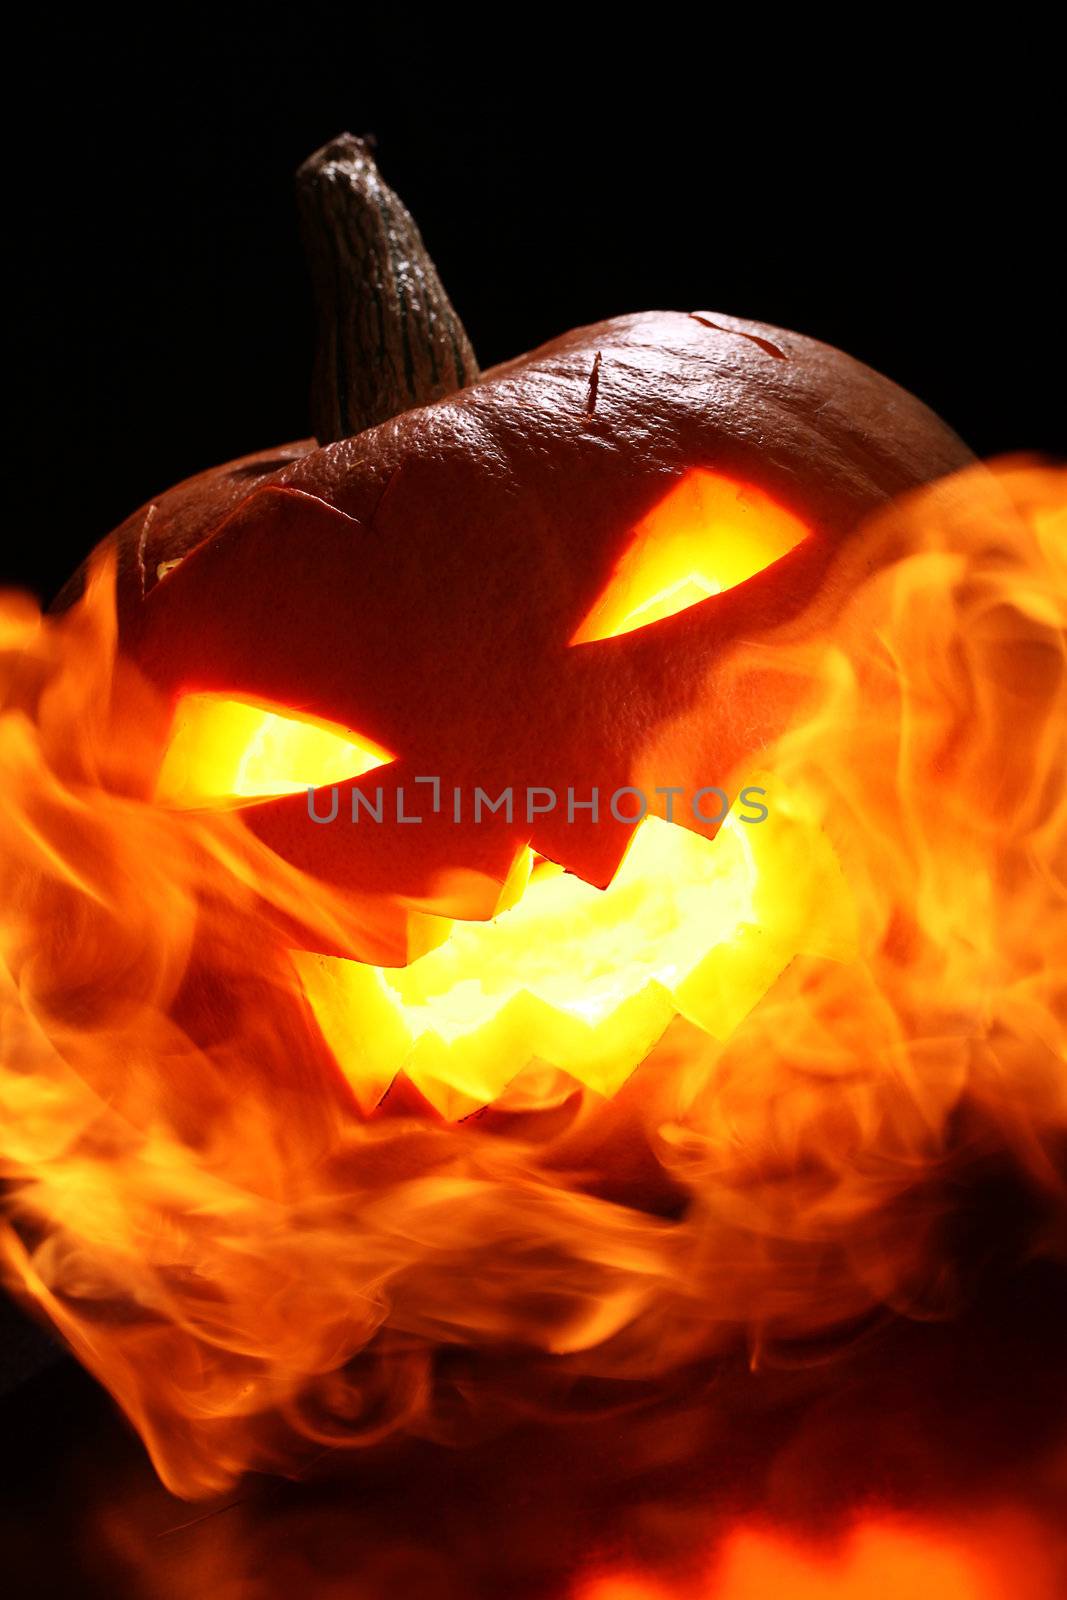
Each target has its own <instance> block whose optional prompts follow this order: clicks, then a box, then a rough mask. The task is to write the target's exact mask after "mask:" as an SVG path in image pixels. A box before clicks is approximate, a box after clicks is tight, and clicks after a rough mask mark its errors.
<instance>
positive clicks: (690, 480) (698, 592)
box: [570, 468, 810, 644]
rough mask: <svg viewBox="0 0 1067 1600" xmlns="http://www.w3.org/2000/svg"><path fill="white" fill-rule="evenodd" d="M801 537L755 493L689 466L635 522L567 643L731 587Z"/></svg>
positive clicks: (602, 635) (642, 623) (612, 633)
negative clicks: (629, 537)
mask: <svg viewBox="0 0 1067 1600" xmlns="http://www.w3.org/2000/svg"><path fill="white" fill-rule="evenodd" d="M809 532H810V529H808V528H807V527H806V526H805V525H804V523H803V522H801V521H800V519H799V518H798V517H795V516H794V515H793V514H792V512H791V511H787V510H786V509H785V507H784V506H780V505H778V504H777V502H776V501H774V500H772V499H771V497H770V495H768V494H765V493H764V492H763V490H762V489H757V488H754V487H752V486H750V485H748V484H744V483H739V482H737V481H736V480H735V479H733V478H727V477H723V476H722V474H720V473H718V472H705V471H703V470H701V469H697V468H694V470H693V471H691V472H688V473H686V475H685V477H684V478H683V479H682V480H681V482H680V483H678V484H676V485H675V487H674V488H673V489H672V490H671V491H670V493H669V494H667V495H666V496H665V497H664V498H663V499H662V500H661V501H660V502H659V504H658V505H657V506H654V507H653V509H652V510H651V511H650V512H649V513H648V515H647V516H646V517H644V518H642V520H641V521H640V522H639V523H638V524H637V526H636V528H635V529H634V532H633V538H632V540H631V542H630V544H629V546H628V548H627V550H626V551H625V553H624V555H623V556H622V558H621V560H620V561H619V562H618V564H617V566H616V568H615V571H614V572H613V573H612V575H611V577H610V578H609V580H608V583H607V585H606V587H605V588H604V589H603V590H602V591H601V593H600V595H599V596H598V597H597V599H596V601H595V602H594V604H593V606H592V608H591V609H590V610H589V611H588V612H587V613H586V615H585V617H584V619H583V620H582V623H581V625H580V627H579V628H578V630H577V632H576V633H575V634H574V636H573V638H572V639H571V641H570V642H571V644H590V643H591V642H592V641H593V640H595V639H614V638H616V637H617V636H618V635H619V634H622V633H633V632H634V631H635V629H637V628H646V627H648V625H649V623H652V622H659V621H660V620H661V618H663V617H670V616H674V614H675V613H676V612H678V611H686V610H688V608H689V607H690V606H695V605H697V604H698V603H699V602H700V601H701V600H707V599H708V597H709V596H710V595H715V594H722V593H723V592H724V591H725V590H727V589H733V588H736V586H737V585H738V584H739V583H744V581H745V579H746V578H752V577H754V576H755V575H756V573H757V572H762V571H763V570H764V569H765V568H766V567H769V566H771V565H772V564H773V563H774V562H775V561H778V560H780V559H781V557H782V556H784V555H787V554H788V552H789V551H790V550H792V549H793V548H794V547H795V546H796V545H798V544H800V542H801V540H802V539H806V538H807V536H808V534H809Z"/></svg>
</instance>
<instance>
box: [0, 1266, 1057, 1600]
mask: <svg viewBox="0 0 1067 1600" xmlns="http://www.w3.org/2000/svg"><path fill="white" fill-rule="evenodd" d="M1065 1334H1067V1273H1065V1272H1063V1271H1062V1270H1060V1269H1053V1268H1051V1267H1048V1266H1046V1265H1041V1264H1033V1265H1031V1266H1029V1267H1027V1268H1025V1269H1022V1270H1016V1271H1011V1272H1005V1273H1004V1274H1001V1275H998V1276H997V1277H996V1279H995V1281H992V1282H987V1283H986V1285H985V1288H984V1290H983V1295H982V1302H981V1305H980V1306H978V1307H976V1308H975V1309H974V1310H973V1311H972V1312H971V1313H970V1314H969V1315H968V1316H967V1317H965V1318H962V1319H960V1320H957V1321H956V1322H953V1323H914V1322H909V1323H906V1322H902V1321H893V1322H889V1323H884V1324H882V1325H881V1326H879V1327H876V1328H873V1329H870V1330H868V1331H867V1332H866V1333H864V1334H863V1335H862V1336H860V1337H858V1338H857V1339H856V1340H855V1341H854V1342H853V1343H852V1344H851V1345H850V1346H849V1347H848V1348H847V1349H846V1350H845V1351H844V1352H843V1353H842V1352H838V1353H836V1354H835V1355H834V1357H833V1359H832V1360H827V1359H826V1358H825V1355H820V1354H819V1353H817V1352H807V1353H806V1358H804V1357H800V1356H798V1357H797V1358H796V1361H795V1364H794V1365H792V1366H791V1367H789V1368H788V1369H787V1368H786V1367H784V1366H776V1367H767V1368H765V1369H763V1370H761V1371H760V1372H758V1373H755V1374H754V1373H752V1372H750V1371H749V1370H748V1367H747V1365H746V1364H744V1363H742V1362H741V1361H740V1360H737V1361H736V1362H734V1363H732V1364H724V1365H722V1366H720V1367H719V1368H718V1369H717V1370H716V1371H715V1372H714V1373H708V1374H704V1375H702V1376H700V1377H699V1378H696V1377H694V1378H693V1380H692V1382H691V1384H690V1386H689V1388H688V1390H687V1392H686V1393H685V1395H684V1396H682V1395H678V1396H675V1397H674V1398H673V1399H672V1400H670V1401H661V1402H660V1403H659V1404H658V1405H656V1406H646V1407H645V1408H643V1409H635V1410H629V1411H623V1412H620V1411H618V1410H617V1409H616V1410H615V1411H614V1413H609V1414H604V1412H603V1411H601V1413H600V1414H599V1415H597V1412H596V1409H595V1408H593V1407H592V1406H590V1411H589V1413H588V1414H586V1415H585V1416H583V1418H582V1420H581V1421H580V1422H574V1421H572V1422H570V1423H569V1424H561V1423H555V1424H553V1425H551V1426H547V1425H544V1424H538V1423H534V1422H529V1423H526V1424H524V1425H521V1426H518V1427H513V1428H511V1429H510V1430H509V1431H508V1432H506V1433H505V1434H503V1435H502V1436H501V1437H498V1438H495V1439H485V1440H483V1441H482V1442H481V1443H479V1444H477V1445H474V1446H471V1447H469V1448H467V1449H463V1450H456V1449H450V1448H447V1447H445V1446H442V1445H438V1444H434V1443H429V1442H425V1441H409V1442H407V1443H403V1444H394V1445H390V1446H388V1447H385V1448H377V1449H375V1450H374V1451H368V1452H365V1453H363V1454H354V1455H347V1456H344V1457H342V1456H341V1455H339V1454H334V1455H331V1456H330V1457H328V1458H327V1457H324V1458H322V1459H320V1460H319V1461H318V1462H317V1463H315V1464H314V1466H313V1468H312V1470H311V1474H310V1477H309V1479H308V1480H307V1481H305V1482H303V1483H300V1484H297V1483H291V1482H282V1481H275V1480H268V1479H263V1478H257V1479H252V1480H249V1481H246V1482H245V1484H244V1485H243V1486H242V1487H241V1489H239V1490H238V1491H237V1492H236V1493H235V1494H234V1495H232V1496H230V1497H228V1498H227V1499H225V1500H223V1501H221V1502H217V1503H207V1504H192V1505H190V1504H186V1503H184V1502H182V1501H179V1500H176V1499H174V1498H173V1497H171V1496H170V1495H168V1494H167V1493H166V1492H165V1491H164V1490H163V1489H162V1488H161V1487H160V1486H159V1484H158V1482H157V1481H156V1479H155V1477H154V1475H153V1473H152V1471H151V1469H150V1467H149V1465H148V1463H147V1460H146V1458H145V1456H144V1454H143V1452H142V1450H141V1447H140V1445H139V1443H138V1442H137V1440H136V1439H135V1438H134V1436H133V1435H132V1433H131V1432H130V1431H129V1430H128V1429H127V1428H126V1427H125V1425H124V1424H123V1423H122V1422H120V1421H119V1420H118V1419H117V1417H116V1414H115V1412H114V1410H113V1408H112V1406H111V1403H110V1402H109V1401H108V1400H107V1398H106V1397H105V1395H104V1394H103V1393H102V1392H101V1391H100V1390H99V1389H97V1388H96V1386H95V1385H94V1384H93V1383H92V1382H91V1381H90V1380H89V1379H88V1378H87V1377H86V1376H85V1375H84V1374H83V1373H82V1372H81V1371H80V1370H79V1369H78V1368H76V1367H75V1366H74V1365H73V1364H72V1363H70V1362H64V1363H62V1364H60V1365H58V1366H53V1367H51V1368H50V1369H46V1370H44V1371H43V1372H40V1373H38V1375H37V1376H36V1377H35V1378H33V1379H31V1380H30V1381H29V1382H27V1383H25V1384H23V1385H22V1387H21V1388H20V1389H19V1390H18V1392H17V1393H16V1394H15V1395H14V1396H9V1398H8V1400H7V1401H6V1403H5V1405H4V1407H3V1409H2V1411H0V1418H2V1422H3V1438H4V1468H3V1478H4V1482H3V1506H4V1509H3V1511H2V1512H0V1537H2V1544H3V1549H4V1552H5V1554H4V1565H5V1568H6V1571H7V1573H8V1575H9V1580H10V1581H9V1584H8V1588H7V1592H8V1594H10V1595H22V1594H26V1595H30V1594H52V1593H55V1594H62V1595H71V1596H78V1597H80V1596H83V1595H86V1596H94V1595H98V1594H99V1595H107V1596H109V1597H115V1600H122V1597H124V1596H132V1597H138V1600H140V1597H146V1600H148V1597H151V1600H156V1597H173V1600H185V1597H186V1596H189V1597H193V1596H197V1597H202V1596H207V1597H210V1600H238V1597H240V1600H244V1597H253V1600H274V1597H278V1600H282V1597H286V1600H288V1597H291V1596H301V1597H302V1596H313V1597H316V1600H317V1597H320V1596H322V1597H326V1600H335V1597H349V1596H351V1597H352V1600H385V1597H387V1596H388V1597H390V1600H395V1597H400V1600H422V1597H425V1600H498V1597H499V1600H512V1597H514V1600H527V1597H528V1600H561V1597H563V1596H569V1595H571V1594H572V1593H574V1592H575V1588H576V1586H577V1588H578V1589H580V1588H581V1586H582V1583H583V1582H584V1581H585V1579H583V1578H582V1574H585V1575H586V1576H587V1577H588V1575H589V1574H590V1573H595V1572H597V1571H599V1570H601V1569H602V1568H610V1569H612V1570H615V1571H618V1570H627V1571H634V1572H639V1573H648V1574H651V1575H653V1577H654V1578H655V1579H656V1580H657V1581H662V1582H664V1583H669V1584H673V1583H675V1582H677V1583H679V1584H683V1585H684V1584H686V1583H687V1582H688V1579H687V1574H688V1573H689V1572H690V1571H691V1570H693V1568H694V1566H695V1565H696V1564H699V1563H701V1562H704V1563H705V1567H704V1568H703V1569H702V1570H706V1560H707V1553H708V1552H709V1551H710V1550H713V1549H714V1547H715V1545H716V1543H717V1541H719V1540H721V1539H722V1538H723V1537H724V1536H726V1535H727V1534H728V1533H729V1531H730V1530H731V1528H733V1527H735V1526H736V1525H737V1524H738V1523H739V1522H743V1521H744V1520H745V1519H746V1518H752V1517H756V1518H759V1519H761V1520H762V1521H763V1522H765V1523H766V1522H769V1523H770V1524H771V1525H773V1526H774V1527H775V1528H778V1529H782V1530H785V1531H786V1532H788V1533H792V1534H796V1535H799V1536H804V1537H812V1536H815V1537H825V1538H829V1539H832V1538H833V1536H834V1534H835V1531H840V1530H842V1529H843V1528H845V1527H846V1525H847V1524H848V1523H849V1522H850V1521H852V1520H853V1519H854V1518H855V1517H856V1516H857V1514H859V1513H862V1512H864V1511H867V1510H869V1509H870V1508H871V1507H872V1506H873V1507H877V1508H882V1509H885V1510H888V1511H889V1512H892V1513H897V1512H899V1513H902V1514H905V1515H909V1514H918V1515H921V1516H923V1517H927V1518H930V1517H933V1518H941V1519H944V1520H945V1521H946V1522H947V1523H949V1524H952V1525H953V1526H956V1527H962V1528H963V1529H964V1537H966V1530H968V1529H971V1530H976V1529H980V1528H981V1527H982V1526H983V1525H984V1524H986V1523H987V1522H988V1520H989V1519H990V1518H993V1517H997V1516H1001V1517H1002V1516H1003V1515H1004V1514H1005V1512H1007V1513H1009V1514H1011V1515H1015V1514H1016V1513H1021V1514H1024V1515H1025V1517H1026V1519H1027V1524H1028V1526H1029V1527H1031V1528H1033V1527H1037V1528H1039V1529H1040V1533H1041V1542H1042V1545H1043V1557H1042V1567H1041V1573H1042V1575H1041V1576H1040V1577H1039V1576H1038V1575H1036V1569H1032V1568H1031V1567H1030V1566H1026V1567H1025V1572H1026V1573H1028V1574H1029V1576H1025V1575H1024V1569H1023V1567H1022V1566H1020V1568H1019V1584H1020V1587H1019V1588H1018V1589H1017V1600H1030V1597H1031V1595H1033V1596H1034V1600H1045V1597H1046V1594H1047V1596H1048V1597H1049V1600H1053V1597H1054V1596H1055V1595H1056V1594H1057V1593H1060V1592H1062V1591H1060V1590H1059V1589H1058V1588H1057V1587H1056V1581H1057V1580H1056V1577H1055V1575H1054V1568H1055V1563H1056V1561H1057V1560H1058V1559H1061V1558H1062V1556H1063V1547H1062V1545H1060V1544H1058V1542H1057V1541H1058V1539H1059V1534H1058V1533H1057V1525H1058V1524H1060V1523H1061V1522H1063V1520H1064V1512H1065V1511H1067V1438H1065V1420H1067V1362H1065V1360H1064V1356H1063V1350H1064V1348H1067V1343H1065V1337H1064V1336H1065ZM495 1381H497V1382H499V1376H498V1377H497V1379H496V1380H495ZM515 1382H516V1383H520V1382H521V1378H520V1376H519V1374H518V1371H517V1370H516V1375H515ZM975 1537H978V1535H977V1533H976V1534H975ZM1064 1570H1065V1575H1067V1569H1064ZM650 1581H651V1580H650ZM603 1592H604V1593H605V1594H607V1593H608V1592H609V1591H608V1590H607V1589H605V1590H604V1591H603ZM611 1592H612V1593H618V1594H619V1595H620V1596H621V1595H622V1593H623V1591H622V1590H621V1589H619V1590H617V1591H611ZM629 1592H631V1593H633V1594H635V1595H638V1594H640V1595H642V1597H643V1594H644V1593H650V1592H652V1591H648V1590H640V1589H635V1590H631V1591H629ZM668 1592H669V1593H671V1594H673V1593H674V1592H679V1593H683V1592H684V1594H685V1596H686V1597H688V1596H689V1595H691V1594H694V1595H695V1594H698V1593H699V1594H700V1595H703V1594H705V1593H707V1594H708V1595H709V1596H710V1595H711V1594H712V1592H713V1591H712V1590H711V1589H703V1588H700V1589H699V1590H698V1589H692V1588H689V1587H685V1588H684V1589H679V1590H677V1591H675V1590H673V1589H671V1590H669V1591H668ZM806 1592H807V1591H805V1593H806ZM827 1592H828V1593H829V1592H830V1591H829V1590H828V1591H827ZM833 1592H834V1594H835V1595H837V1594H838V1593H840V1592H841V1591H840V1590H837V1589H835V1590H834V1591H833ZM997 1592H998V1593H999V1591H997ZM849 1593H850V1594H851V1591H849ZM777 1600H786V1597H785V1596H780V1597H777ZM858 1600H863V1596H858ZM914 1600H922V1597H921V1596H916V1597H914Z"/></svg>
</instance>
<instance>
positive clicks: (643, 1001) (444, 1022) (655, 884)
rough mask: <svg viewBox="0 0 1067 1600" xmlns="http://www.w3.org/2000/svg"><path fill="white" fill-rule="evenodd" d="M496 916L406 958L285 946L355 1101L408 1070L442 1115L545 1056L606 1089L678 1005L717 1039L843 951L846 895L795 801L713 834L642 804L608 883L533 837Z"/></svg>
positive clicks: (366, 1099)
mask: <svg viewBox="0 0 1067 1600" xmlns="http://www.w3.org/2000/svg"><path fill="white" fill-rule="evenodd" d="M525 873H526V882H525V888H523V886H522V884H521V883H520V885H519V886H518V891H517V898H515V902H514V903H513V904H512V905H511V906H510V907H509V909H507V910H506V911H503V912H501V913H500V914H499V915H498V916H497V917H495V918H494V919H493V920H492V921H490V922H457V923H455V924H454V925H453V927H452V930H451V932H450V934H449V937H448V938H447V939H446V940H445V941H444V942H443V943H442V944H441V945H439V946H438V947H437V948H436V949H434V950H432V951H430V952H429V953H428V954H426V955H422V956H420V957H419V958H418V959H417V960H415V961H413V962H412V963H411V964H410V965H409V966H407V967H400V968H389V967H375V966H371V965H366V964H363V963H361V962H358V961H348V960H344V959H340V958H337V957H330V956H321V955H314V954H310V953H307V952H299V953H294V957H293V959H294V961H295V962H296V965H297V969H298V972H299V976H300V979H301V983H302V986H303V989H304V993H305V995H306V996H307V998H308V1001H309V1003H310V1005H311V1007H312V1010H313V1012H314V1014H315V1017H316V1020H317V1022H318V1025H319V1027H320V1029H321V1031H322V1033H323V1035H324V1037H325V1038H326V1040H327V1042H328V1044H329V1045H330V1047H331V1049H332V1050H333V1052H334V1054H335V1055H336V1057H337V1060H338V1062H339V1063H340V1065H341V1067H342V1070H343V1071H344V1072H345V1075H346V1077H347V1078H348V1080H349V1082H350V1084H351V1085H352V1088H353V1090H354V1092H355V1094H356V1097H357V1099H358V1100H359V1102H360V1104H361V1106H362V1107H363V1108H364V1109H365V1110H371V1109H373V1107H374V1106H375V1105H376V1104H377V1103H378V1102H379V1101H380V1100H381V1098H382V1097H383V1095H384V1094H385V1093H386V1092H387V1091H388V1089H389V1086H390V1084H391V1083H392V1082H393V1080H394V1079H395V1077H396V1076H397V1074H398V1073H400V1072H403V1073H404V1074H405V1075H406V1076H407V1077H408V1078H409V1079H411V1080H412V1081H413V1082H414V1084H415V1085H416V1087H417V1088H418V1089H419V1090H420V1092H421V1093H422V1094H423V1095H424V1096H425V1097H426V1099H428V1100H429V1101H430V1102H431V1104H433V1105H434V1106H435V1108H436V1109H437V1110H438V1111H439V1112H441V1114H442V1115H444V1116H446V1117H457V1116H463V1115H466V1114H467V1113H469V1112H470V1111H472V1110H475V1109H477V1108H478V1107H480V1106H483V1105H486V1104H488V1103H490V1102H499V1101H500V1100H501V1097H502V1096H505V1095H507V1094H516V1093H517V1094H518V1098H519V1099H520V1100H521V1098H522V1095H521V1088H518V1087H517V1086H519V1085H520V1084H521V1080H522V1078H523V1074H524V1073H528V1072H529V1071H530V1069H531V1068H534V1069H535V1070H536V1071H537V1072H538V1073H540V1075H541V1078H543V1075H544V1071H545V1069H546V1068H547V1069H554V1070H555V1071H556V1072H558V1073H563V1074H566V1075H568V1076H569V1078H571V1079H573V1080H576V1081H577V1082H579V1083H582V1084H584V1085H585V1086H586V1087H588V1088H590V1089H592V1090H594V1091H595V1092H597V1093H599V1094H603V1095H611V1094H614V1093H615V1092H616V1090H617V1089H618V1088H619V1087H620V1086H621V1084H622V1083H623V1082H624V1081H625V1079H626V1078H627V1077H628V1076H629V1075H630V1074H631V1073H632V1072H633V1070H634V1068H635V1067H636V1066H637V1065H638V1064H639V1063H640V1062H641V1061H642V1060H643V1059H644V1058H645V1057H646V1056H647V1055H648V1053H649V1052H650V1051H651V1050H652V1049H653V1047H654V1046H655V1044H656V1042H657V1041H658V1040H659V1038H660V1037H661V1036H662V1034H663V1032H664V1030H665V1029H666V1028H667V1026H668V1024H669V1023H670V1022H671V1021H672V1019H673V1018H674V1017H676V1016H681V1017H684V1018H685V1019H686V1020H687V1021H688V1022H689V1023H691V1024H693V1025H694V1026H695V1027H697V1028H699V1029H700V1030H702V1031H703V1032H704V1033H706V1034H710V1035H711V1036H713V1037H714V1038H716V1039H720V1040H723V1039H726V1038H728V1037H729V1036H730V1034H731V1033H732V1032H733V1030H734V1029H735V1028H736V1027H737V1026H738V1024H739V1023H740V1022H741V1021H742V1020H743V1018H744V1017H745V1016H746V1015H747V1014H748V1012H749V1011H750V1010H751V1009H752V1007H753V1006H755V1005H756V1004H757V1003H758V1001H759V1000H760V999H761V998H762V996H763V995H764V994H765V993H766V992H767V990H768V989H769V988H770V986H771V985H772V984H773V983H774V981H775V979H776V978H777V977H778V976H779V975H780V974H781V972H782V971H783V970H784V968H785V967H786V966H787V965H788V964H789V962H790V961H791V960H792V959H793V957H794V956H796V955H798V954H806V955H813V956H822V957H830V958H833V959H847V958H848V957H849V956H850V955H851V954H852V951H853V948H854V937H855V935H854V929H853V916H852V911H851V906H850V900H849V896H848V894H847V891H846V890H845V887H844V883H843V879H842V877H841V873H840V869H839V867H838V864H837V861H836V858H835V857H834V853H833V850H832V849H831V847H830V845H829V842H828V841H827V840H826V838H825V836H824V835H823V834H822V832H821V831H820V830H819V829H817V828H815V827H814V826H812V825H810V824H805V823H802V822H801V821H799V820H798V819H797V818H795V817H790V816H789V815H788V814H779V815H778V816H777V817H775V818H772V819H770V820H769V821H768V823H767V825H765V826H764V825H760V826H753V827H745V826H744V825H743V824H742V823H740V822H737V821H734V820H733V819H732V818H731V819H728V821H727V823H726V824H725V825H724V826H723V828H722V829H721V830H720V831H719V833H718V834H717V836H716V837H715V838H714V839H707V838H704V837H703V836H702V835H699V834H696V833H692V832H690V831H688V830H687V829H685V828H683V827H681V826H678V825H675V824H671V823H668V822H665V821H662V820H660V819H658V818H654V817H649V818H646V820H645V821H644V822H643V823H642V824H641V825H640V827H639V828H638V829H637V830H636V832H635V836H634V840H633V843H632V845H631V848H630V850H629V851H628V852H627V855H626V857H625V859H624V861H623V863H622V866H621V867H620V869H619V871H618V873H617V874H616V877H615V878H614V880H613V881H612V883H611V884H610V885H609V887H608V888H607V889H603V890H600V889H596V888H593V887H592V886H591V885H589V884H587V883H585V882H583V881H582V880H581V879H580V878H577V877H575V876H573V875H571V874H570V873H567V872H564V870H563V869H562V868H561V867H559V866H556V865H555V864H553V863H551V862H547V861H544V860H541V859H535V858H534V857H533V855H532V853H531V852H529V851H527V852H526V862H525Z"/></svg>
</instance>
